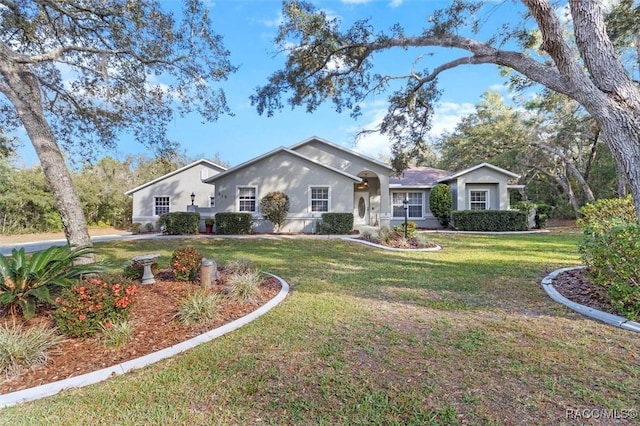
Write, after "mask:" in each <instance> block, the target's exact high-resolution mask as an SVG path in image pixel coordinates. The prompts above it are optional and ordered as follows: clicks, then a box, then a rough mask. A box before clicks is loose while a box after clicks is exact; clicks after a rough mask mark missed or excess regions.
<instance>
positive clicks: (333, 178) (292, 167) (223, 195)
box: [216, 151, 354, 232]
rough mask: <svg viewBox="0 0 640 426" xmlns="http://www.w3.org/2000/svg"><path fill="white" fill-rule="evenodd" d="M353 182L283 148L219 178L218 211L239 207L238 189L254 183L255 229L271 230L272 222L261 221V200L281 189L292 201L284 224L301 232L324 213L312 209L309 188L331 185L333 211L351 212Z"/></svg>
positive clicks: (330, 195)
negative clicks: (270, 223)
mask: <svg viewBox="0 0 640 426" xmlns="http://www.w3.org/2000/svg"><path fill="white" fill-rule="evenodd" d="M353 184H354V180H353V179H351V178H349V177H347V176H344V175H342V174H340V173H336V172H335V171H331V170H329V169H325V168H323V167H318V165H316V164H313V163H311V162H309V161H305V160H304V159H301V158H299V157H296V156H294V155H292V154H289V153H286V152H284V151H282V152H278V153H276V154H274V155H272V156H269V157H267V158H264V159H262V160H260V161H258V162H256V163H253V164H251V165H249V166H247V167H244V168H242V169H240V170H238V171H237V172H235V173H231V174H229V175H227V176H223V177H221V178H220V179H218V180H216V200H217V201H216V211H219V212H220V211H225V212H238V211H240V210H239V205H238V189H239V188H242V187H253V188H255V190H256V191H255V192H256V211H255V212H253V216H254V218H255V219H256V226H255V230H256V231H265V232H268V231H270V230H271V228H270V225H269V224H268V223H263V222H262V221H261V218H262V215H261V214H260V200H261V199H262V198H263V197H264V196H265V195H267V194H268V193H269V192H272V191H282V192H284V193H285V194H287V195H288V196H289V202H290V207H289V214H288V218H287V219H288V220H287V222H288V225H287V224H285V226H284V227H283V230H287V231H288V230H289V229H287V228H290V230H291V232H300V231H301V228H305V227H306V228H309V226H310V225H309V224H310V223H311V222H312V221H313V219H319V218H320V217H321V215H322V213H320V212H311V207H310V188H312V187H328V188H329V211H330V212H352V211H353ZM293 222H300V223H295V224H293ZM303 222H304V223H303ZM307 232H311V230H309V231H307Z"/></svg>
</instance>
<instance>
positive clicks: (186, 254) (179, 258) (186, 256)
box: [171, 247, 204, 281]
mask: <svg viewBox="0 0 640 426" xmlns="http://www.w3.org/2000/svg"><path fill="white" fill-rule="evenodd" d="M203 257H204V256H203V255H202V253H200V252H199V251H198V250H196V249H194V248H191V247H183V248H179V249H178V250H176V251H174V252H173V254H172V255H171V269H172V270H173V273H174V274H175V277H176V280H178V281H195V279H196V277H197V276H198V270H199V268H200V263H201V262H202V258H203Z"/></svg>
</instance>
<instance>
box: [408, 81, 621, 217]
mask: <svg viewBox="0 0 640 426" xmlns="http://www.w3.org/2000/svg"><path fill="white" fill-rule="evenodd" d="M524 99H525V97H524V96H520V97H515V100H514V102H513V103H510V104H506V103H505V102H504V100H503V97H502V96H501V95H500V94H498V93H496V92H486V93H485V94H484V96H483V98H482V100H481V101H480V102H479V103H478V104H476V105H475V111H474V112H472V113H471V114H469V115H467V116H465V117H464V118H462V119H461V120H460V122H459V124H458V125H457V127H456V128H455V130H454V131H452V132H451V133H449V134H445V135H442V136H441V137H439V138H438V139H437V140H436V141H433V143H432V144H431V145H430V148H431V149H427V150H426V151H424V152H422V154H421V156H420V157H419V158H418V159H417V160H416V164H417V165H424V166H431V167H437V168H441V169H445V170H463V169H465V168H467V167H472V166H474V165H476V164H478V163H482V162H489V163H491V164H494V165H496V166H498V167H502V168H504V169H507V170H510V171H513V172H515V173H518V174H519V175H521V176H522V177H521V179H520V182H518V183H520V184H524V185H525V190H523V191H521V192H520V193H519V194H518V193H514V195H515V197H514V199H512V202H516V201H521V200H524V201H532V202H534V203H544V204H548V205H551V206H553V211H552V216H553V217H559V218H575V217H577V216H578V211H579V210H580V208H581V207H582V206H584V205H585V204H587V203H593V202H594V201H595V200H597V199H602V198H615V197H622V196H624V195H626V193H627V183H626V181H625V179H624V174H623V173H619V172H618V171H617V169H616V162H615V160H614V158H613V155H612V154H611V151H610V149H609V148H608V146H607V144H606V143H605V142H604V141H603V140H602V137H601V132H600V128H599V127H598V125H597V123H596V122H595V120H594V119H593V118H591V117H590V116H589V115H588V114H587V113H586V111H584V109H583V108H582V107H580V105H578V104H577V103H576V102H575V101H572V100H570V99H569V98H567V97H565V96H561V95H558V94H554V93H551V92H545V93H543V94H539V95H536V96H535V97H531V96H528V97H526V100H524Z"/></svg>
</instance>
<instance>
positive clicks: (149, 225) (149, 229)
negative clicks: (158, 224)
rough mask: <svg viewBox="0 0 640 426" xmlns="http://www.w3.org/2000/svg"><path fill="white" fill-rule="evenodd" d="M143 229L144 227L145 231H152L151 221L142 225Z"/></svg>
mask: <svg viewBox="0 0 640 426" xmlns="http://www.w3.org/2000/svg"><path fill="white" fill-rule="evenodd" d="M144 229H145V231H147V232H153V223H151V222H147V223H146V224H145V225H144Z"/></svg>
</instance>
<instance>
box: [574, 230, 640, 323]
mask: <svg viewBox="0 0 640 426" xmlns="http://www.w3.org/2000/svg"><path fill="white" fill-rule="evenodd" d="M580 254H581V256H582V261H583V262H584V264H585V265H586V266H587V271H588V273H589V275H590V277H591V279H592V280H593V282H594V283H595V284H597V285H600V286H602V287H604V288H606V289H607V297H608V299H609V303H610V304H611V305H612V306H613V307H614V308H615V309H616V310H617V311H618V312H619V313H620V314H622V315H625V316H626V317H627V318H630V319H637V318H639V317H640V262H638V259H640V223H638V222H635V223H627V224H621V225H616V226H614V227H613V228H612V229H610V230H608V232H606V233H595V234H592V235H587V236H586V237H585V239H584V241H583V242H582V244H581V245H580Z"/></svg>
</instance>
